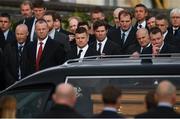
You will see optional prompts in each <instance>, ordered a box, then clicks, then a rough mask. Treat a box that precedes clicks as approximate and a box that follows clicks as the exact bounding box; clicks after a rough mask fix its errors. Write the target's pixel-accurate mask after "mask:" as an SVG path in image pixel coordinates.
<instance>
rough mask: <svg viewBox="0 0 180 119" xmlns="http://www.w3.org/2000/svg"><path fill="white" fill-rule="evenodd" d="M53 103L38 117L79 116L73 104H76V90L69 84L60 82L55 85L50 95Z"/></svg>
mask: <svg viewBox="0 0 180 119" xmlns="http://www.w3.org/2000/svg"><path fill="white" fill-rule="evenodd" d="M52 98H53V101H54V103H55V105H54V106H53V107H52V108H51V109H50V110H49V111H48V112H46V113H45V114H42V116H40V117H46V118H58V117H59V118H79V117H82V116H81V115H80V114H78V113H77V112H76V111H75V109H74V105H75V104H76V92H75V90H74V87H73V86H72V85H71V84H68V83H67V84H65V83H61V84H59V85H58V86H57V87H56V90H55V93H54V94H53V95H52Z"/></svg>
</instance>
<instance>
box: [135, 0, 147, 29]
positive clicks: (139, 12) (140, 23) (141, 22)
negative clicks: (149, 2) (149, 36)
mask: <svg viewBox="0 0 180 119" xmlns="http://www.w3.org/2000/svg"><path fill="white" fill-rule="evenodd" d="M148 15H149V11H148V9H147V7H146V6H145V5H144V4H141V3H140V4H137V5H136V6H135V13H134V16H135V18H136V20H137V22H136V24H135V28H136V29H139V28H147V23H146V17H147V16H148Z"/></svg>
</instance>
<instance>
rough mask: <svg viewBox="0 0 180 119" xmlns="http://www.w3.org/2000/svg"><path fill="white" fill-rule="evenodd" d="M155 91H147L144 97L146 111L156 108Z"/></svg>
mask: <svg viewBox="0 0 180 119" xmlns="http://www.w3.org/2000/svg"><path fill="white" fill-rule="evenodd" d="M155 94H156V91H155V90H152V91H149V92H148V93H147V94H146V96H145V105H146V108H147V110H150V109H153V108H156V107H157V99H156V96H155Z"/></svg>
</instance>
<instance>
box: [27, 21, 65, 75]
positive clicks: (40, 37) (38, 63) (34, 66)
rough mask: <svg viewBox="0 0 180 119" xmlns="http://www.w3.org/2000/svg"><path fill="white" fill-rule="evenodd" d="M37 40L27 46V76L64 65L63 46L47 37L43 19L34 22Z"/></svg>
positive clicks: (47, 30) (45, 23)
mask: <svg viewBox="0 0 180 119" xmlns="http://www.w3.org/2000/svg"><path fill="white" fill-rule="evenodd" d="M35 30H36V33H37V39H36V40H34V41H33V42H32V43H30V44H28V45H27V61H28V62H27V66H29V67H28V70H27V71H28V74H31V73H34V72H36V71H39V70H42V69H45V68H49V67H52V66H56V65H60V64H62V63H64V61H65V57H66V52H65V51H64V49H63V46H62V45H61V44H60V43H59V42H58V41H56V40H52V39H51V38H50V37H49V36H48V32H49V28H48V24H47V22H46V21H45V20H44V19H39V20H37V22H36V26H35Z"/></svg>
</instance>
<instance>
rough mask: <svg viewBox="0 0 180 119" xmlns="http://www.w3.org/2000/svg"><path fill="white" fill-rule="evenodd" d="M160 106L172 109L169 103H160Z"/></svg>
mask: <svg viewBox="0 0 180 119" xmlns="http://www.w3.org/2000/svg"><path fill="white" fill-rule="evenodd" d="M158 106H166V107H172V104H170V103H168V102H159V103H158Z"/></svg>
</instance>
